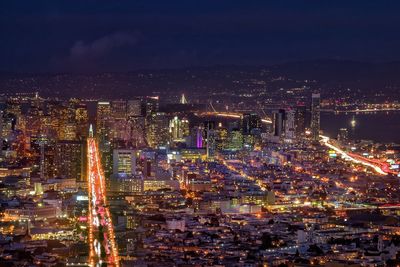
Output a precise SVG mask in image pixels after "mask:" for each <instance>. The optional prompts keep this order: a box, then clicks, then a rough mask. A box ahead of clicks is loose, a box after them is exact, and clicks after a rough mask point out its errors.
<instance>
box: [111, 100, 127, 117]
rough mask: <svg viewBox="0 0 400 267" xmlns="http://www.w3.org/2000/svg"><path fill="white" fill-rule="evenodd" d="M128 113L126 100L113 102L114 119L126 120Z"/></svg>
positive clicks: (112, 115)
mask: <svg viewBox="0 0 400 267" xmlns="http://www.w3.org/2000/svg"><path fill="white" fill-rule="evenodd" d="M126 114H127V103H126V101H125V100H114V101H112V102H111V117H112V118H113V119H114V120H125V119H126Z"/></svg>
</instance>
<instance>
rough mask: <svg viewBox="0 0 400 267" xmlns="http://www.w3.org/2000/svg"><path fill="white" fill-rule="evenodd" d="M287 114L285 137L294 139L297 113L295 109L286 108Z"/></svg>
mask: <svg viewBox="0 0 400 267" xmlns="http://www.w3.org/2000/svg"><path fill="white" fill-rule="evenodd" d="M285 114H286V116H285V138H286V139H289V140H293V139H294V138H295V137H296V132H295V114H296V111H295V110H294V109H288V110H286V113H285Z"/></svg>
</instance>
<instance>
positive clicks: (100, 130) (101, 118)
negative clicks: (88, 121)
mask: <svg viewBox="0 0 400 267" xmlns="http://www.w3.org/2000/svg"><path fill="white" fill-rule="evenodd" d="M110 118H111V105H110V102H98V103H97V114H96V135H97V137H98V138H99V139H100V140H103V139H104V138H105V137H107V135H108V134H109V129H108V121H109V119H110Z"/></svg>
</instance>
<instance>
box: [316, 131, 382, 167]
mask: <svg viewBox="0 0 400 267" xmlns="http://www.w3.org/2000/svg"><path fill="white" fill-rule="evenodd" d="M320 137H321V141H322V143H323V144H324V145H325V146H327V147H329V148H330V149H332V150H334V151H335V152H336V153H338V154H339V155H341V156H342V157H343V158H344V159H346V160H349V161H352V162H354V163H357V164H362V165H364V166H366V167H369V168H372V169H374V171H375V172H377V173H378V174H381V175H388V172H386V171H384V170H383V169H382V167H381V165H380V164H378V163H373V162H371V161H370V160H368V159H366V158H364V157H361V156H359V155H355V154H352V153H348V152H346V151H344V150H343V149H341V148H339V147H337V146H335V145H333V144H331V143H329V140H330V138H329V137H327V136H324V135H320Z"/></svg>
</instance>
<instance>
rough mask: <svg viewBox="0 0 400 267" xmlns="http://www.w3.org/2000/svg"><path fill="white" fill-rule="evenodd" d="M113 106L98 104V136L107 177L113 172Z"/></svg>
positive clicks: (102, 102) (106, 103) (105, 103)
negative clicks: (111, 121) (111, 125)
mask: <svg viewBox="0 0 400 267" xmlns="http://www.w3.org/2000/svg"><path fill="white" fill-rule="evenodd" d="M110 120H111V105H110V102H104V101H100V102H98V103H97V114H96V136H97V139H98V141H99V150H100V152H101V163H102V166H103V168H104V172H105V175H106V176H109V175H110V174H111V171H112V164H111V162H112V159H111V156H112V153H111V151H112V144H111V140H110V138H111V129H110Z"/></svg>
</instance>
